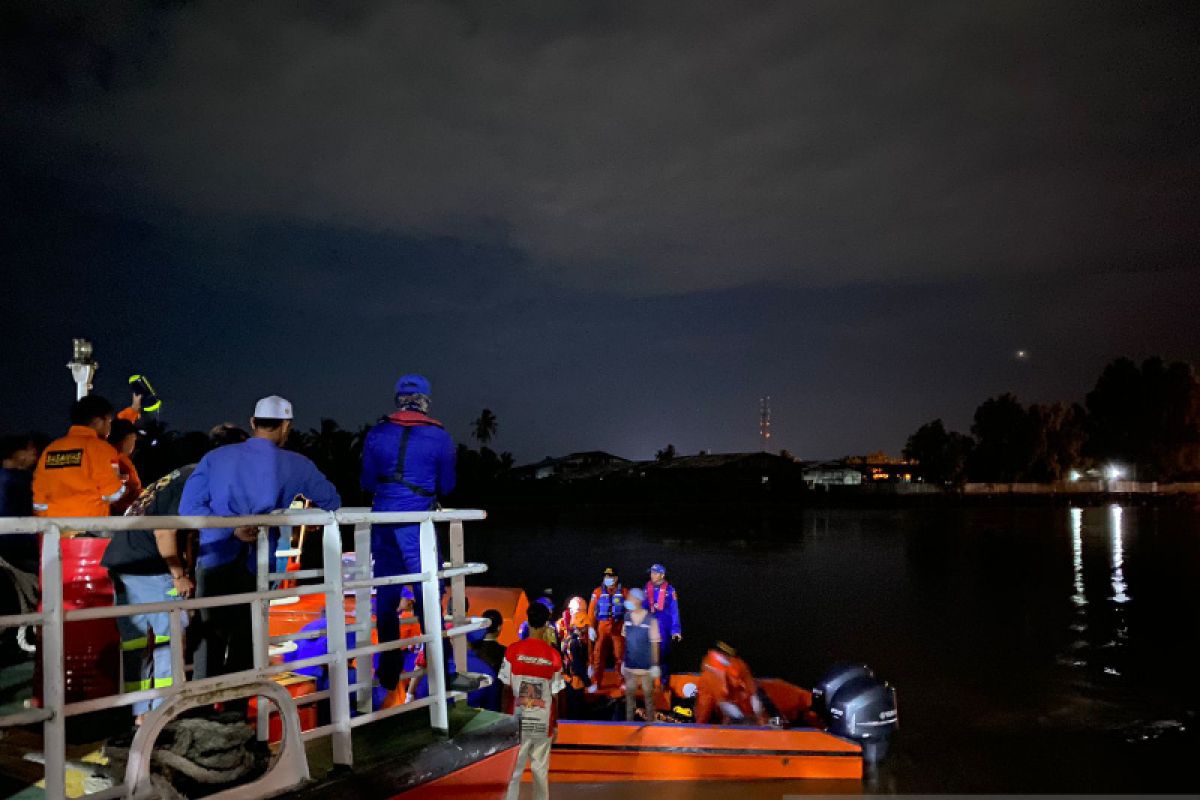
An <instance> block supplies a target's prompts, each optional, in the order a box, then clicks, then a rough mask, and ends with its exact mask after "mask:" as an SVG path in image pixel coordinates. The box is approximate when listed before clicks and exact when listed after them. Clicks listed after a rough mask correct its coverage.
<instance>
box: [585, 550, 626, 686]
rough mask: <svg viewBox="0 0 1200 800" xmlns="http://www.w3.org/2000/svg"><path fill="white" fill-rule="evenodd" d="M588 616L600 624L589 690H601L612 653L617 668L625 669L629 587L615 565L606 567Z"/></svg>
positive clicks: (597, 627)
mask: <svg viewBox="0 0 1200 800" xmlns="http://www.w3.org/2000/svg"><path fill="white" fill-rule="evenodd" d="M588 616H589V617H591V620H592V624H593V625H595V626H596V645H595V647H594V648H593V650H592V685H591V686H589V687H588V691H589V692H595V691H598V690H599V688H600V684H601V683H603V682H604V667H605V662H606V661H607V660H608V653H609V651H611V652H612V657H613V667H614V668H616V669H617V670H620V668H621V661H622V660H623V659H624V657H625V637H624V636H622V635H621V625H622V623H623V622H624V621H625V589H624V588H622V586H621V582H620V580H619V579H618V577H617V573H616V572H615V571H614V570H613V568H612V567H609V568H607V569H606V570H604V579H603V581H602V582H601V584H600V585H599V586H597V587H596V589H595V590H594V591H593V592H592V599H591V602H589V603H588Z"/></svg>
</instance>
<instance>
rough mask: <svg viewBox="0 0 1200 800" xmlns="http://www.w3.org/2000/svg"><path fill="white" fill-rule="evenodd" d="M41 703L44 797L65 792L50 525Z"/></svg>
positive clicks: (56, 562) (59, 599) (58, 554)
mask: <svg viewBox="0 0 1200 800" xmlns="http://www.w3.org/2000/svg"><path fill="white" fill-rule="evenodd" d="M42 613H43V614H44V615H45V622H44V623H43V625H42V706H43V707H44V708H46V709H48V710H49V711H50V712H51V716H50V718H49V719H47V720H46V721H45V722H44V723H42V741H43V744H42V746H43V747H44V748H45V753H46V797H48V798H50V800H63V798H65V797H66V796H67V771H66V759H67V718H66V715H65V714H64V713H63V706H64V705H66V701H67V692H66V663H65V662H64V660H63V572H62V531H61V530H60V529H59V527H58V526H57V525H51V526H50V527H49V528H48V529H47V530H46V532H45V533H44V534H42Z"/></svg>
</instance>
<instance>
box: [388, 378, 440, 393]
mask: <svg viewBox="0 0 1200 800" xmlns="http://www.w3.org/2000/svg"><path fill="white" fill-rule="evenodd" d="M431 393H432V392H431V391H430V389H429V381H428V379H426V377H425V376H424V375H415V374H414V375H401V376H400V380H398V381H396V394H431Z"/></svg>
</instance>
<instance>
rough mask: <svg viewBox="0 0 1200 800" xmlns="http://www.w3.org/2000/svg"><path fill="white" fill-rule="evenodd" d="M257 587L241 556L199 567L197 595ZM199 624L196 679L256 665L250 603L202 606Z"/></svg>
mask: <svg viewBox="0 0 1200 800" xmlns="http://www.w3.org/2000/svg"><path fill="white" fill-rule="evenodd" d="M254 589H255V580H254V576H253V575H251V574H250V572H249V571H248V570H247V569H246V565H245V564H244V563H243V562H242V560H241V559H238V560H236V561H233V562H230V563H228V564H222V565H220V566H217V567H204V566H197V567H196V596H197V597H220V596H222V595H229V594H240V593H242V592H253V591H254ZM197 627H198V631H197V632H198V634H199V637H200V645H199V646H198V647H197V648H196V659H195V662H194V665H195V672H194V674H193V678H194V679H195V680H199V679H201V678H211V677H213V676H214V675H227V674H229V673H231V672H239V671H241V670H244V669H250V668H251V667H253V666H254V648H253V644H254V643H253V641H252V640H251V628H250V606H249V604H238V605H233V606H222V607H220V608H202V609H200V624H199V626H197ZM244 703H245V701H242V704H243V705H244Z"/></svg>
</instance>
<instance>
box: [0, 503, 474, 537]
mask: <svg viewBox="0 0 1200 800" xmlns="http://www.w3.org/2000/svg"><path fill="white" fill-rule="evenodd" d="M483 519H487V512H486V511H481V510H478V509H461V510H457V509H455V510H442V511H364V510H361V509H358V508H343V509H339V510H337V511H320V510H307V509H306V510H304V511H292V510H284V511H282V512H280V513H278V514H254V515H250V516H244V517H190V516H183V515H178V516H160V517H0V535H3V534H6V533H48V532H49V530H50V529H51V528H52V527H57V528H59V529H60V530H68V531H88V532H107V531H148V530H154V529H156V528H164V529H171V528H174V529H180V528H241V527H249V526H251V525H256V526H262V525H267V526H271V527H281V526H282V527H288V526H291V525H313V526H324V525H329V524H331V523H332V524H334V525H354V524H357V523H360V522H365V523H368V524H372V525H412V524H417V523H421V522H425V521H426V520H430V521H432V522H478V521H480V520H483Z"/></svg>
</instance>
